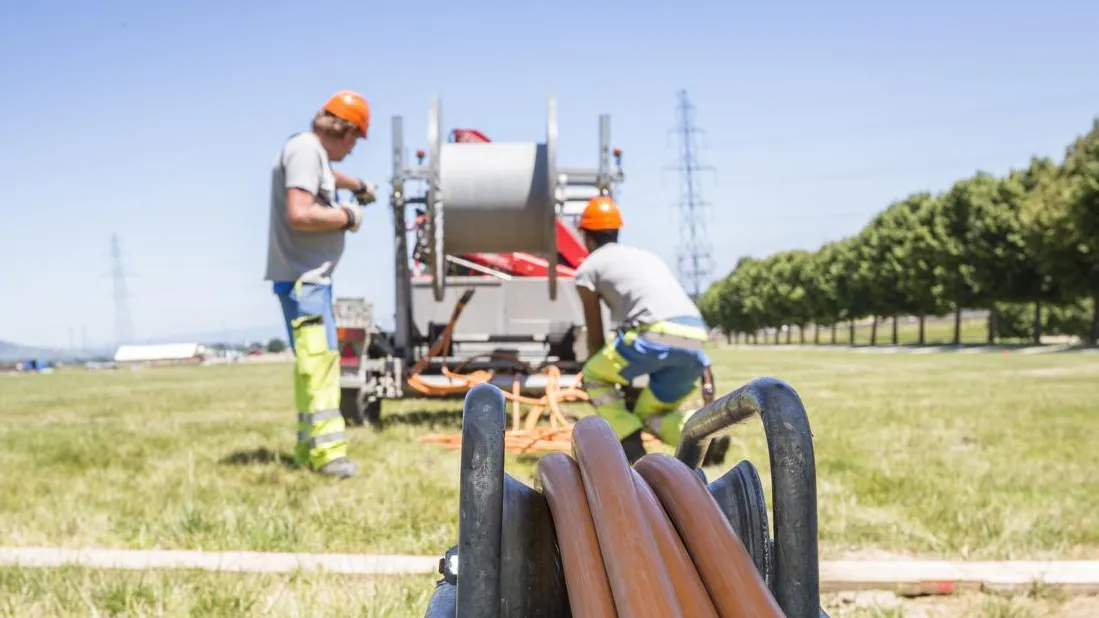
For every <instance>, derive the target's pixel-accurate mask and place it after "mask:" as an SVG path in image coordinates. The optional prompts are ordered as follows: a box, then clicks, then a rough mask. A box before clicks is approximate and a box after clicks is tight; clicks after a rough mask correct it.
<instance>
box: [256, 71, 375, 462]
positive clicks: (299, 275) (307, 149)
mask: <svg viewBox="0 0 1099 618" xmlns="http://www.w3.org/2000/svg"><path fill="white" fill-rule="evenodd" d="M369 128H370V107H369V106H368V105H367V102H366V99H364V98H363V96H362V95H360V94H358V93H355V92H351V91H347V90H343V91H340V92H337V93H336V94H334V95H333V96H332V97H331V98H329V99H328V101H327V102H326V103H325V104H324V106H323V107H322V108H321V110H319V111H318V112H317V113H316V115H315V116H314V117H313V126H312V130H311V131H305V132H302V133H297V134H295V135H292V136H291V137H290V138H289V139H288V140H287V142H286V143H285V145H284V146H283V147H282V151H281V152H280V153H279V155H278V157H277V158H276V159H275V163H274V166H273V168H272V170H271V214H270V224H269V226H270V229H269V234H268V249H267V275H266V277H265V279H266V280H267V281H271V282H272V283H273V286H274V292H275V294H276V295H278V297H279V301H280V302H281V304H282V312H283V316H284V318H285V320H286V329H287V333H288V335H289V337H290V345H291V348H292V349H293V351H294V356H295V362H294V400H295V404H296V407H297V411H298V442H297V447H296V448H295V449H294V460H295V461H296V462H297V463H298V465H307V466H309V468H310V469H312V470H314V471H316V472H319V473H321V474H325V475H332V476H337V477H339V478H347V477H349V476H352V475H354V474H355V473H357V472H358V466H357V465H356V464H355V463H354V462H353V461H351V460H350V459H349V458H348V456H347V438H346V434H345V426H344V419H343V416H342V415H341V414H340V365H339V353H338V351H337V342H336V319H335V315H334V311H333V304H332V273H333V271H334V270H335V268H336V265H337V264H338V263H339V260H340V256H341V255H342V254H343V248H344V235H345V234H346V233H347V232H355V231H358V229H359V223H360V222H361V221H362V206H364V205H366V204H369V203H370V202H372V201H374V186H373V185H372V184H370V183H367V182H364V181H362V180H360V179H358V178H354V177H351V176H348V175H346V174H343V173H341V172H338V171H336V170H335V169H333V168H332V166H331V162H333V161H342V160H343V159H344V158H345V157H346V156H347V155H349V154H350V153H351V151H352V149H354V147H355V144H356V143H358V141H359V140H360V139H362V140H365V139H366V137H367V134H368V132H369ZM337 189H347V190H350V191H351V192H352V193H353V194H354V196H355V199H356V201H357V203H355V202H347V203H337V202H336V190H337Z"/></svg>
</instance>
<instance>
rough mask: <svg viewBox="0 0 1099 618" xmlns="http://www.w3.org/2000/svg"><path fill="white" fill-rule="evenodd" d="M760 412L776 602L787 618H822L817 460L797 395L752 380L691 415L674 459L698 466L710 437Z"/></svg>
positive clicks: (774, 382)
mask: <svg viewBox="0 0 1099 618" xmlns="http://www.w3.org/2000/svg"><path fill="white" fill-rule="evenodd" d="M757 414H758V415H759V417H760V419H761V421H762V422H763V429H764V432H765V433H766V435H767V451H768V454H769V456H770V463H771V495H772V497H773V499H774V519H775V556H774V558H775V587H774V593H775V600H776V601H778V604H779V606H780V607H781V608H782V611H783V612H784V613H785V614H786V616H787V617H788V618H820V612H821V607H820V564H819V557H818V548H817V474H816V460H815V456H814V453H813V433H812V430H811V429H810V427H809V416H808V414H807V413H806V411H805V406H804V405H803V404H802V402H801V398H800V397H798V394H797V392H795V391H794V389H793V388H792V387H791V386H790V385H788V384H786V383H785V382H783V381H782V380H778V379H775V378H759V379H756V380H752V381H751V382H749V383H747V384H745V385H744V386H742V387H740V388H738V389H737V390H735V391H733V392H731V393H729V394H728V395H725V396H724V397H722V398H720V399H718V400H717V401H715V402H713V403H711V404H709V405H707V406H705V407H704V408H702V409H701V410H699V411H698V412H697V413H695V414H694V415H693V416H691V418H690V419H689V420H688V421H687V423H686V425H685V426H684V427H683V432H682V434H681V437H680V442H679V446H678V447H677V448H676V454H675V456H676V457H677V458H678V459H679V460H680V461H682V462H683V463H685V464H687V465H688V466H690V467H691V468H697V467H698V464H699V463H700V462H701V461H702V456H703V447H704V445H705V444H706V441H707V439H708V438H709V437H710V436H712V435H713V434H715V433H717V432H718V431H721V430H722V429H725V428H727V427H729V426H731V425H733V424H735V423H739V422H741V421H743V420H745V419H747V418H749V417H751V416H753V415H757Z"/></svg>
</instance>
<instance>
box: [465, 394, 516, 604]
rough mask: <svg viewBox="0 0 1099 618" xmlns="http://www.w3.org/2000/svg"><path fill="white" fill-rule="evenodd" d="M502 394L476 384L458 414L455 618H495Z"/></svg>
mask: <svg viewBox="0 0 1099 618" xmlns="http://www.w3.org/2000/svg"><path fill="white" fill-rule="evenodd" d="M505 410H506V408H505V405H504V395H503V392H502V391H501V390H500V389H498V388H496V387H495V386H492V385H489V384H479V385H477V386H475V387H473V388H472V389H470V391H469V393H468V394H467V395H466V399H465V405H464V410H463V411H462V458H461V480H460V482H459V496H458V594H457V603H456V606H457V610H458V615H459V616H477V617H479V618H499V616H500V565H501V545H502V543H501V538H502V537H501V533H502V528H503V512H504V429H505V425H504V421H505V418H506V414H505Z"/></svg>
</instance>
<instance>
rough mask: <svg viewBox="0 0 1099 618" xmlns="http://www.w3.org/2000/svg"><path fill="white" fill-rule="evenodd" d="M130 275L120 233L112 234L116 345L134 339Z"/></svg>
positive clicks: (112, 277)
mask: <svg viewBox="0 0 1099 618" xmlns="http://www.w3.org/2000/svg"><path fill="white" fill-rule="evenodd" d="M129 276H130V275H129V274H128V273H127V272H126V269H125V268H123V266H122V248H121V246H120V245H119V242H118V235H117V234H112V235H111V279H113V280H114V343H115V347H118V346H120V345H123V344H125V343H129V342H131V341H133V336H134V334H133V320H132V318H131V317H130V302H129V293H128V292H127V290H126V278H127V277H129Z"/></svg>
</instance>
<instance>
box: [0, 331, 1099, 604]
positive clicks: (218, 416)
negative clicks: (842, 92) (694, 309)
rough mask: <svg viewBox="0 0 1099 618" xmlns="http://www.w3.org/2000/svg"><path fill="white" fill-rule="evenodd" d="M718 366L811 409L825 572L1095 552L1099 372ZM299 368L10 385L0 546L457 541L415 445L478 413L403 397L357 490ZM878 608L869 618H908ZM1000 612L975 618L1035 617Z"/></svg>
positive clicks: (60, 584)
mask: <svg viewBox="0 0 1099 618" xmlns="http://www.w3.org/2000/svg"><path fill="white" fill-rule="evenodd" d="M713 357H714V359H715V363H716V367H715V373H716V377H717V380H718V386H719V390H721V391H728V390H732V389H733V388H735V387H737V386H740V385H741V384H743V383H744V382H746V381H748V380H750V379H752V378H754V377H759V376H764V375H767V376H774V377H778V378H781V379H784V380H786V381H788V382H789V383H790V384H791V385H792V386H793V387H794V388H795V389H796V390H797V391H798V392H799V394H800V395H801V397H802V398H803V400H804V401H805V403H806V406H807V408H808V410H809V414H810V420H811V423H812V425H813V430H814V435H815V449H816V457H817V466H818V470H817V474H818V478H817V482H818V499H819V506H820V515H819V517H820V546H821V557H822V559H834V558H840V557H845V556H851V555H854V556H856V557H857V556H877V555H880V554H881V553H883V552H889V553H890V554H904V555H908V556H923V557H943V558H968V559H1020V558H1062V559H1067V558H1096V557H1099V478H1097V473H1099V449H1096V448H1095V446H1094V444H1095V436H1097V435H1099V431H1097V429H1099V417H1097V414H1099V407H1097V406H1096V405H1095V403H1094V402H1095V401H1097V400H1099V355H1093V354H1043V355H1025V354H1017V353H1008V354H1000V353H995V354H934V355H913V354H880V353H866V354H858V353H852V352H849V351H834V352H833V351H824V352H821V351H811V352H801V351H796V350H789V349H787V350H781V349H779V350H766V349H756V350H753V349H741V350H729V349H718V350H715V351H714V352H713ZM290 371H291V368H290V366H289V365H241V366H233V367H190V368H176V369H150V370H145V371H139V372H130V371H118V372H84V371H64V372H58V373H56V374H53V375H21V376H0V470H2V471H3V472H0V492H2V494H0V495H3V496H4V497H5V498H4V500H3V501H0V544H3V545H7V546H41V545H46V546H65V547H89V546H91V547H126V548H153V547H156V548H187V549H206V550H260V551H265V550H266V551H315V552H380V553H412V554H428V555H441V553H442V552H443V551H445V550H446V548H447V547H449V546H450V545H452V544H454V543H455V542H456V540H457V507H458V504H457V502H458V454H457V453H456V452H451V451H448V450H446V449H443V448H440V447H437V446H432V445H425V444H421V443H419V442H418V441H417V438H418V437H419V436H422V435H424V434H426V433H429V432H457V431H458V430H459V409H460V401H456V400H451V401H424V400H408V401H402V402H386V405H385V411H384V416H385V417H386V418H387V423H386V425H385V427H384V429H383V430H382V431H373V430H369V429H356V430H354V431H353V434H352V440H353V441H352V446H351V450H352V455H353V456H354V457H355V458H356V459H357V460H359V462H360V463H361V464H362V466H363V470H364V471H363V474H362V475H361V476H360V477H358V478H354V479H351V480H348V481H343V482H339V481H334V480H329V479H322V478H317V477H315V476H313V475H310V474H308V473H306V472H303V471H299V470H295V469H293V468H291V467H290V466H288V465H287V463H286V460H287V459H288V457H289V454H290V452H291V449H292V447H293V440H294V433H295V428H294V414H293V411H292V408H291V405H292V396H291V388H292V387H291V381H290ZM732 435H733V436H734V441H733V449H732V453H731V458H730V460H729V461H728V462H727V464H728V465H730V466H731V465H732V464H734V463H736V461H738V460H739V459H741V458H747V459H750V460H752V461H753V462H754V463H755V464H756V465H757V466H758V467H759V469H760V473H761V475H762V476H763V479H764V483H765V487H766V490H767V493H768V495H769V494H770V487H769V483H770V480H769V473H768V462H767V455H766V452H767V451H766V443H765V440H764V437H763V432H762V429H761V427H760V425H759V423H758V421H750V422H748V423H746V424H745V425H744V426H741V427H737V428H735V429H734V431H733V432H732ZM508 471H509V473H511V474H512V475H513V476H515V477H517V478H519V479H521V480H523V481H525V482H528V483H531V482H532V479H531V473H532V471H533V463H532V462H530V461H519V460H518V459H516V458H515V457H511V458H509V461H508ZM722 471H723V470H718V469H713V470H707V473H708V474H709V476H710V478H711V479H712V478H715V477H716V475H718V474H720V473H721V472H722ZM769 499H770V496H769ZM432 579H433V578H432V577H430V576H427V577H410V578H346V577H333V576H325V577H321V576H318V575H306V574H302V575H299V576H277V575H262V576H261V575H228V574H207V573H183V572H173V573H131V572H101V571H92V570H87V569H76V568H72V569H62V570H52V571H47V570H35V569H11V568H9V569H0V590H3V592H2V593H0V598H3V599H4V601H0V611H6V612H8V615H91V614H92V613H93V612H92V611H91V610H90V609H89V608H96V610H97V611H98V612H99V613H101V614H103V615H111V614H112V612H113V613H114V614H115V615H187V614H188V613H189V612H190V613H192V614H193V615H209V616H217V615H235V616H236V615H278V616H305V615H355V616H383V615H384V616H422V615H423V610H424V607H425V606H426V601H427V597H428V595H429V594H430V592H431V582H432ZM4 603H7V605H4ZM989 603H992V605H988V607H992V608H993V609H995V607H1000V605H995V603H998V601H997V602H995V603H994V602H993V601H989ZM1012 603H1015V602H1014V601H1012ZM986 605H987V604H986ZM981 607H982V608H983V607H984V606H981ZM1005 607H1006V606H1005ZM1012 607H1014V605H1012ZM1043 607H1045V606H1043ZM59 608H60V609H59ZM112 608H114V609H112ZM117 608H121V609H117ZM219 608H221V609H219ZM268 608H270V613H265V611H266V610H267V609H268ZM401 608H403V609H401ZM993 609H990V610H989V611H993ZM116 610H117V611H116ZM867 611H870V610H867ZM882 611H885V610H882ZM995 611H1000V610H995ZM1005 611H1012V612H1013V611H1014V610H1005ZM1020 611H1021V610H1020ZM1042 611H1043V612H1045V611H1046V610H1042ZM219 612H221V613H219ZM874 612H876V613H861V612H860V613H856V614H853V615H868V616H869V615H883V616H884V615H889V616H892V615H905V614H903V613H889V612H886V613H880V612H879V611H878V610H874ZM982 612H984V609H973V610H972V611H971V612H970V613H969V614H968V615H978V616H982V615H989V616H993V615H1005V616H1006V615H1029V614H1026V613H1002V612H1001V613H988V614H985V613H982ZM845 615H846V614H845ZM1043 615H1048V614H1043Z"/></svg>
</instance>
